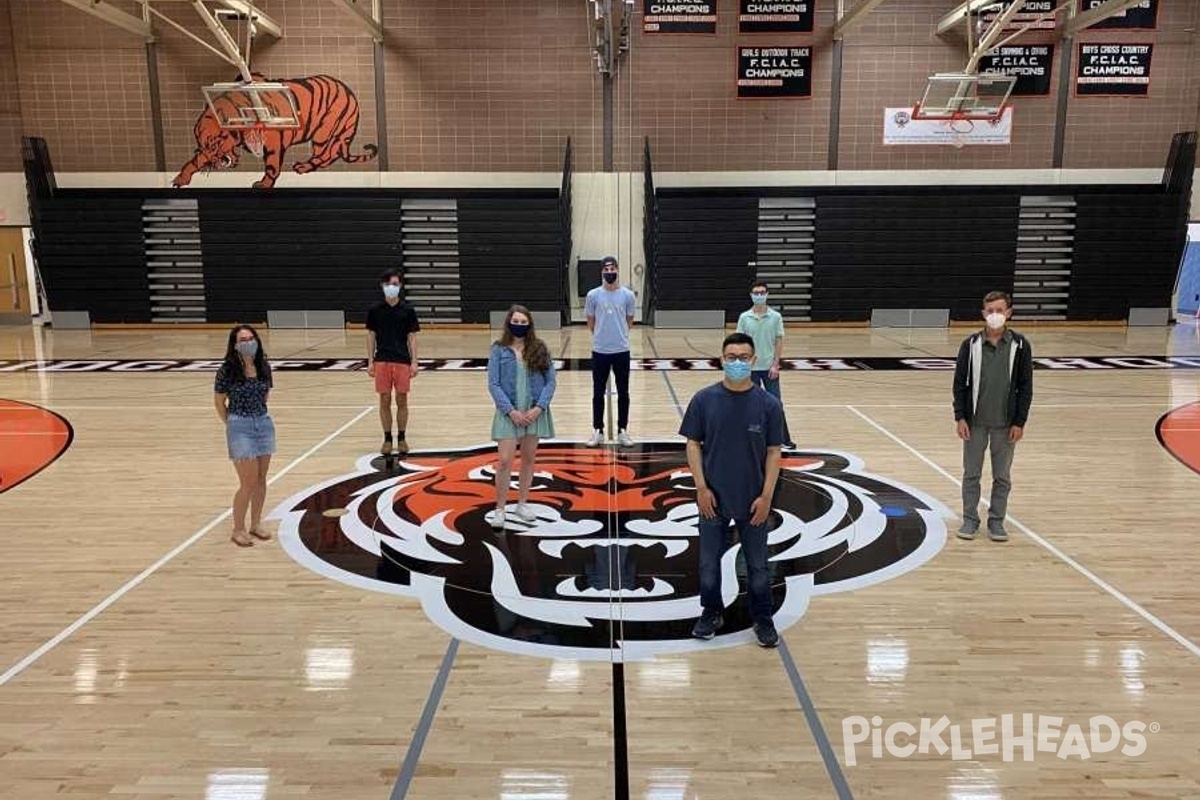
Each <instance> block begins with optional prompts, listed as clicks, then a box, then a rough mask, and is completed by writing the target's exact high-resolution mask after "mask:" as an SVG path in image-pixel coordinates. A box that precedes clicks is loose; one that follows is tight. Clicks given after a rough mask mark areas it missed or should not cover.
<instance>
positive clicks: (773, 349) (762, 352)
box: [737, 282, 796, 450]
mask: <svg viewBox="0 0 1200 800" xmlns="http://www.w3.org/2000/svg"><path fill="white" fill-rule="evenodd" d="M767 294H768V292H767V285H766V284H765V283H762V282H759V283H755V284H754V285H753V286H751V287H750V302H752V303H753V304H754V306H753V308H751V309H750V310H749V311H743V312H742V314H741V316H740V317H738V325H737V329H738V333H744V334H747V335H748V336H749V337H750V338H751V339H753V340H754V368H753V370H752V371H751V373H750V379H751V380H752V381H753V382H754V383H756V384H758V385H759V386H761V387H762V388H764V389H766V390H767V392H768V393H769V394H772V395H774V396H775V399H776V400H778V401H779V403H780V405H783V397H781V396H780V392H779V359H780V358H782V357H783V315H782V314H780V313H779V312H778V311H776V310H775V309H773V308H771V307H770V306H768V305H767ZM783 446H784V447H785V448H787V449H789V450H794V449H795V448H796V444H795V442H793V441H792V435H791V433H789V432H788V424H787V415H786V414H784V419H783Z"/></svg>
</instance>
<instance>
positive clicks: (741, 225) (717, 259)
mask: <svg viewBox="0 0 1200 800" xmlns="http://www.w3.org/2000/svg"><path fill="white" fill-rule="evenodd" d="M714 191H716V190H714ZM657 205H658V209H657V211H658V214H657V222H656V226H657V230H656V241H655V243H654V269H653V279H654V287H653V291H654V298H655V301H656V304H657V305H656V308H658V309H665V310H669V311H680V310H710V309H718V308H719V309H723V310H724V311H725V318H726V320H728V321H730V322H733V321H736V320H737V317H738V315H739V314H740V313H741V312H743V311H745V310H746V309H747V308H749V305H750V282H751V281H753V280H754V268H753V267H752V266H750V263H751V262H752V261H754V260H755V253H756V252H757V249H758V197H757V196H752V195H749V196H739V195H711V196H709V195H694V194H689V195H684V196H671V195H663V194H660V195H659V197H658V203H657Z"/></svg>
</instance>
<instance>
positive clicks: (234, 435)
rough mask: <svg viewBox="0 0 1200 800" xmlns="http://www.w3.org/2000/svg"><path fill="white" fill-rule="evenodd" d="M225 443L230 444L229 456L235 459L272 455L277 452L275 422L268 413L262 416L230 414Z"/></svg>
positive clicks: (226, 426) (226, 424)
mask: <svg viewBox="0 0 1200 800" xmlns="http://www.w3.org/2000/svg"><path fill="white" fill-rule="evenodd" d="M225 443H226V444H227V445H229V458H230V459H231V460H233V461H241V460H242V459H244V458H258V457H259V456H269V455H272V454H274V452H275V423H273V422H272V421H271V417H270V416H269V415H267V414H263V415H262V416H261V417H239V416H238V415H237V414H230V415H229V417H228V421H227V422H226V423H225Z"/></svg>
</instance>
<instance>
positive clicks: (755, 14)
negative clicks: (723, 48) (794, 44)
mask: <svg viewBox="0 0 1200 800" xmlns="http://www.w3.org/2000/svg"><path fill="white" fill-rule="evenodd" d="M815 2H816V0H791V2H783V3H764V2H759V0H741V7H740V9H739V10H738V32H740V33H812V30H813V5H814V4H815Z"/></svg>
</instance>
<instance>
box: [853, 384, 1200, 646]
mask: <svg viewBox="0 0 1200 800" xmlns="http://www.w3.org/2000/svg"><path fill="white" fill-rule="evenodd" d="M846 408H847V409H848V410H849V411H851V412H853V413H854V414H855V415H857V416H858V417H859V418H860V419H862V421H863V422H865V423H867V424H868V425H870V426H871V427H873V428H875V429H876V430H877V431H879V432H880V433H882V434H883V435H884V436H886V437H888V438H889V439H891V440H892V441H893V442H895V443H896V444H898V445H900V446H901V447H903V448H904V449H905V450H907V451H908V452H909V453H911V454H912V455H914V456H916V457H917V458H918V459H920V460H921V461H923V462H924V463H925V464H927V465H928V466H930V467H931V468H933V470H934V471H935V472H937V473H939V474H940V475H942V477H944V478H946V479H947V480H949V481H950V482H951V483H953V484H954V485H955V486H958V487H960V488H961V487H962V481H960V480H959V479H958V478H955V477H954V476H953V475H951V474H950V473H949V472H947V471H946V470H945V469H943V468H942V466H941V465H939V464H938V463H936V462H935V461H933V460H932V459H930V458H928V457H927V456H925V455H924V454H923V453H921V451H919V450H917V449H916V448H915V447H913V446H912V445H910V444H908V443H907V442H905V441H904V440H903V439H901V438H900V437H899V436H897V435H896V434H894V433H892V432H891V431H890V430H888V429H887V428H885V427H884V426H883V425H882V424H880V423H879V422H876V421H875V420H874V419H872V418H871V417H869V416H867V415H866V414H864V413H863V412H861V411H859V410H858V409H857V408H855V407H854V406H852V405H847V406H846ZM980 499H981V501H982V502H983V504H984V505H985V506H987V505H989V503H988V500H987V498H980ZM1008 521H1009V522H1011V523H1012V525H1013V527H1014V528H1016V529H1018V530H1019V531H1021V532H1022V533H1024V534H1025V535H1026V536H1028V537H1029V538H1030V539H1031V540H1033V542H1034V543H1036V544H1037V545H1038V546H1040V547H1041V548H1042V549H1044V550H1045V551H1046V552H1048V553H1050V555H1052V556H1054V557H1055V558H1057V559H1058V560H1059V561H1061V562H1063V563H1064V564H1066V565H1067V566H1068V567H1070V568H1071V569H1073V570H1075V571H1076V572H1078V573H1079V574H1080V575H1082V576H1083V577H1085V578H1087V579H1088V580H1089V581H1090V582H1091V583H1093V584H1094V585H1095V586H1097V587H1098V588H1100V589H1102V590H1103V591H1104V592H1106V593H1107V594H1109V595H1110V596H1112V597H1113V599H1115V600H1117V602H1119V603H1121V605H1123V606H1125V607H1126V608H1128V609H1129V610H1130V611H1132V612H1133V613H1135V614H1137V615H1138V616H1139V617H1141V618H1142V619H1144V620H1145V621H1146V622H1148V623H1150V624H1151V625H1152V626H1154V627H1155V628H1158V630H1159V631H1160V632H1162V633H1164V634H1166V635H1167V637H1168V638H1170V639H1172V640H1174V641H1175V643H1176V644H1178V645H1180V646H1181V647H1183V648H1184V649H1185V650H1187V651H1188V652H1190V653H1191V654H1192V655H1194V656H1196V657H1197V658H1200V645H1197V644H1196V643H1195V642H1193V641H1192V640H1191V639H1189V638H1187V637H1186V636H1184V635H1183V634H1182V633H1180V632H1179V631H1177V630H1175V629H1174V628H1172V627H1171V626H1170V625H1168V624H1167V623H1165V622H1163V621H1162V620H1161V619H1159V618H1158V617H1157V616H1155V615H1154V614H1152V613H1151V612H1149V611H1147V610H1146V609H1145V608H1144V607H1142V605H1141V604H1139V603H1138V602H1137V601H1136V600H1133V599H1132V598H1130V597H1129V596H1128V595H1126V594H1125V593H1124V592H1122V591H1121V590H1120V589H1118V588H1116V587H1115V586H1113V585H1112V584H1111V583H1109V582H1108V581H1106V580H1104V579H1103V578H1101V577H1100V576H1099V575H1097V574H1096V573H1094V572H1092V571H1091V570H1090V569H1088V568H1087V567H1085V566H1084V565H1083V564H1081V563H1080V562H1078V561H1076V560H1075V559H1074V558H1072V557H1071V556H1069V555H1067V554H1066V553H1064V552H1063V551H1062V550H1060V549H1059V548H1058V547H1057V546H1056V545H1055V544H1054V543H1053V542H1051V541H1049V540H1048V539H1046V538H1044V537H1043V536H1041V535H1040V534H1038V533H1037V532H1036V531H1035V530H1033V529H1032V528H1030V527H1029V526H1028V525H1026V524H1025V523H1023V522H1021V521H1020V520H1019V519H1017V518H1016V517H1014V516H1013V515H1011V514H1009V515H1008Z"/></svg>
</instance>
